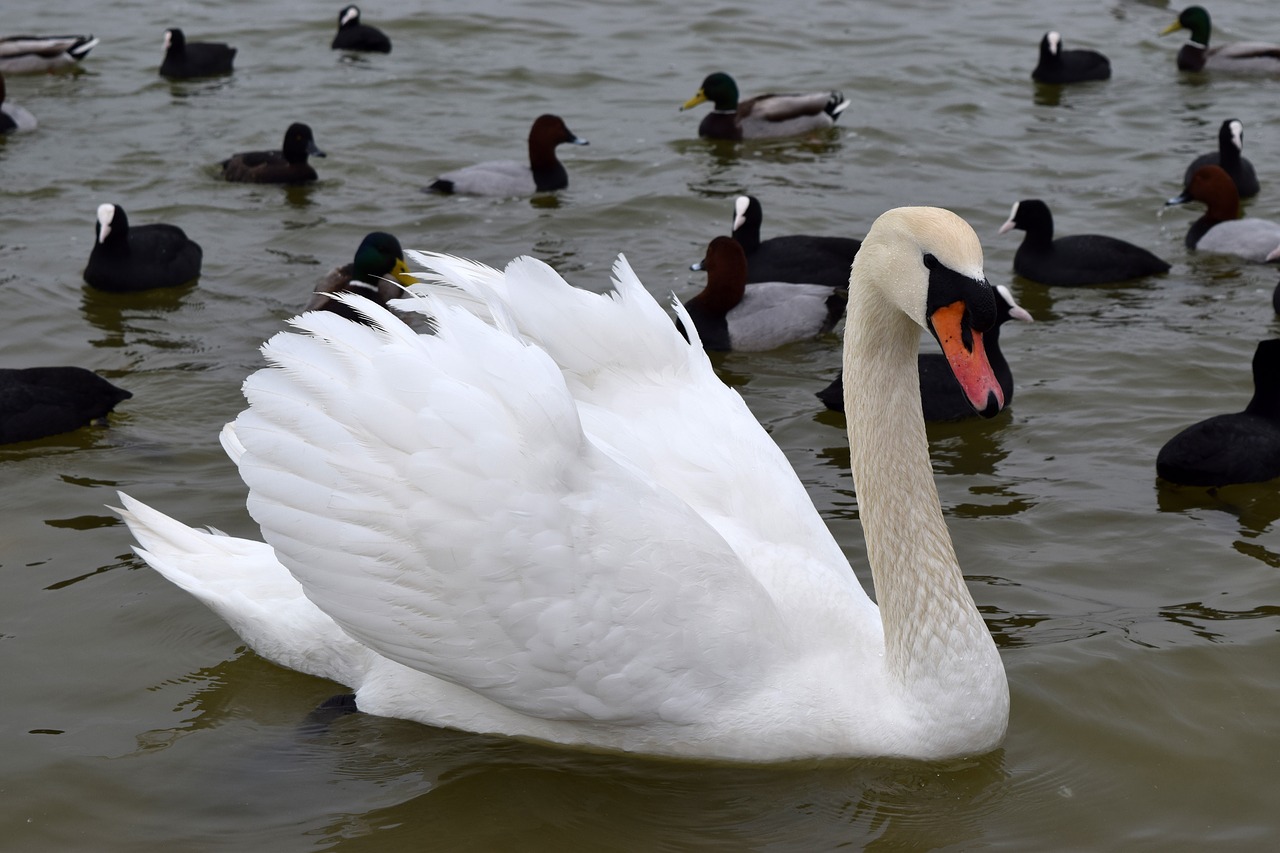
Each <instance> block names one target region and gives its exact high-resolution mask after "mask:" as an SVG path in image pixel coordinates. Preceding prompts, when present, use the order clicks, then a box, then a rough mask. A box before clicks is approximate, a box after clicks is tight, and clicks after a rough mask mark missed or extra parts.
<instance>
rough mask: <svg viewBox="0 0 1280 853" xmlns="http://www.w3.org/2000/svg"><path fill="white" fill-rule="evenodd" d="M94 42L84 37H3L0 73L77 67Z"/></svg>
mask: <svg viewBox="0 0 1280 853" xmlns="http://www.w3.org/2000/svg"><path fill="white" fill-rule="evenodd" d="M97 44H98V40H97V39H96V38H94V37H93V36H91V35H88V36H6V37H4V38H0V72H3V73H5V74H39V73H42V72H49V71H63V70H65V69H67V68H74V67H76V66H77V65H79V63H80V60H82V59H84V58H85V57H86V56H87V55H88V54H89V51H91V50H93V48H94V47H95V46H96V45H97Z"/></svg>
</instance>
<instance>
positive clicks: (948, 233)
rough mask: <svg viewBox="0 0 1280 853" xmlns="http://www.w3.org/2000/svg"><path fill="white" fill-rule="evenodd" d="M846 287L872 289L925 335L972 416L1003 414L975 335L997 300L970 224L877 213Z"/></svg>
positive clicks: (948, 215) (946, 217) (931, 212)
mask: <svg viewBox="0 0 1280 853" xmlns="http://www.w3.org/2000/svg"><path fill="white" fill-rule="evenodd" d="M868 249H870V251H868ZM851 286H858V287H867V286H870V287H875V288H877V289H879V291H880V293H881V294H882V295H883V296H884V297H885V299H886V300H887V301H888V302H889V303H890V304H892V305H894V306H896V307H897V308H898V309H899V310H900V311H902V313H903V314H905V315H906V316H908V317H910V318H911V320H913V321H914V322H915V323H917V324H918V325H920V326H923V327H924V328H926V329H928V330H929V332H930V333H931V334H932V335H933V336H934V338H936V339H937V341H938V343H939V344H940V345H941V346H942V352H943V353H944V354H945V355H946V357H947V363H948V364H949V365H950V366H951V371H952V373H954V374H955V377H956V380H957V381H958V382H959V383H960V387H961V388H963V389H964V392H965V396H966V397H968V399H969V403H970V404H971V405H972V406H973V408H974V410H975V411H977V412H978V413H979V414H981V415H982V416H984V417H992V416H994V415H995V414H996V413H998V412H999V411H1000V410H1001V409H1002V408H1004V392H1003V391H1002V390H1001V388H1000V383H999V382H998V381H997V380H996V377H995V373H994V372H993V371H992V370H991V365H990V364H989V363H988V361H987V353H986V350H985V349H984V348H983V345H982V333H983V332H985V331H987V330H988V329H990V328H991V327H992V326H994V325H995V322H996V293H995V290H994V289H993V288H992V287H991V285H990V283H988V281H987V278H986V275H985V273H984V272H983V269H982V244H981V243H979V242H978V235H977V234H975V233H974V232H973V229H972V228H971V227H969V223H967V222H965V221H964V220H963V219H961V218H960V217H959V216H957V215H956V214H954V213H952V212H951V211H949V210H942V209H941V208H936V207H900V208H896V209H894V210H890V211H888V212H887V213H884V214H882V215H881V216H880V218H879V219H877V220H876V221H875V223H874V224H873V225H872V226H871V230H870V231H868V232H867V238H866V240H864V241H863V243H862V248H861V249H860V250H859V251H858V254H857V256H856V257H855V258H854V262H853V272H852V282H851Z"/></svg>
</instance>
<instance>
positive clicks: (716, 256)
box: [681, 237, 847, 352]
mask: <svg viewBox="0 0 1280 853" xmlns="http://www.w3.org/2000/svg"><path fill="white" fill-rule="evenodd" d="M692 269H698V270H703V271H705V272H706V274H707V286H706V287H705V288H703V289H702V292H700V293H699V294H698V295H697V296H695V297H693V298H692V299H690V300H689V301H688V302H686V303H685V309H686V310H687V311H688V312H689V316H690V317H692V318H693V324H694V325H695V326H697V327H698V337H699V338H701V339H702V345H703V346H704V347H706V348H707V349H708V350H712V351H716V352H727V351H729V350H737V351H739V352H759V351H761V350H768V349H773V348H774V347H780V346H782V345H783V344H789V343H793V342H795V341H803V340H809V339H812V338H816V337H817V336H818V335H822V334H826V333H827V332H829V331H831V329H832V328H834V327H835V324H836V323H837V322H839V320H840V316H841V314H843V313H844V306H845V302H846V301H847V293H846V291H845V290H843V289H841V290H837V289H835V288H832V287H831V286H830V285H821V284H795V283H791V282H782V281H761V282H756V283H754V284H750V285H748V284H747V256H746V254H745V253H744V252H743V251H742V246H740V245H739V244H738V241H737V240H735V239H733V238H732V237H716V238H715V239H713V240H712V241H711V242H710V244H708V245H707V254H706V257H705V258H703V259H702V261H700V262H699V263H696V264H694V265H693V267H692ZM846 286H847V284H846ZM683 330H684V327H683V326H681V331H683Z"/></svg>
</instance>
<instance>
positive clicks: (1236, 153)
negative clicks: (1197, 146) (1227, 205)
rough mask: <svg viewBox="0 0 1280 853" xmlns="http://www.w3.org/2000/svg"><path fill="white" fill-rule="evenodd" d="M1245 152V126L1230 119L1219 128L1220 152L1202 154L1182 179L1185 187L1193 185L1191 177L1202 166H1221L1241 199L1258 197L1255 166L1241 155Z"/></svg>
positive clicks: (1188, 168)
mask: <svg viewBox="0 0 1280 853" xmlns="http://www.w3.org/2000/svg"><path fill="white" fill-rule="evenodd" d="M1243 151H1244V124H1243V123H1242V122H1241V121H1240V119H1236V118H1229V119H1227V120H1226V121H1224V122H1223V123H1222V127H1220V128H1218V150H1217V151H1210V152H1209V153H1208V154H1201V155H1200V156H1199V157H1197V158H1196V159H1195V160H1192V161H1191V165H1190V166H1188V167H1187V172H1186V174H1185V175H1184V176H1183V178H1182V185H1183V187H1186V186H1187V184H1190V183H1191V176H1192V175H1194V174H1195V173H1196V170H1197V169H1199V168H1200V167H1201V166H1221V167H1222V170H1223V171H1224V172H1226V173H1227V174H1228V175H1230V176H1231V180H1232V181H1233V182H1234V183H1235V185H1236V192H1238V193H1239V195H1240V198H1250V197H1251V196H1255V195H1257V194H1258V190H1259V189H1260V188H1259V186H1258V176H1257V174H1256V173H1255V172H1254V171H1253V164H1252V163H1250V162H1249V161H1248V160H1247V159H1246V158H1245V156H1244V154H1242V153H1241V152H1243Z"/></svg>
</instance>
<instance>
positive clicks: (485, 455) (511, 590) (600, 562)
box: [235, 297, 785, 723]
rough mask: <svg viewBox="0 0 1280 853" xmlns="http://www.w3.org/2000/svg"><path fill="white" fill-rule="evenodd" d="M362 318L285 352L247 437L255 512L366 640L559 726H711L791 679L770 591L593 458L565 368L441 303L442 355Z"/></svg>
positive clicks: (255, 390) (261, 390) (627, 478)
mask: <svg viewBox="0 0 1280 853" xmlns="http://www.w3.org/2000/svg"><path fill="white" fill-rule="evenodd" d="M340 298H341V297H340ZM428 298H430V297H428ZM595 298H597V299H598V298H599V297H595ZM362 309H363V310H365V311H366V312H367V313H368V314H369V315H370V317H371V318H372V319H373V320H374V321H375V322H376V323H378V324H379V326H380V327H381V330H380V329H376V328H373V327H368V326H360V325H358V324H353V323H350V322H348V321H345V320H342V318H337V317H336V315H334V316H333V317H325V316H322V315H321V314H319V313H316V314H307V315H305V316H303V317H302V318H299V319H298V320H296V321H295V324H296V325H297V326H299V327H300V328H301V329H303V330H305V331H308V332H310V334H309V335H297V334H288V333H282V334H281V335H278V336H276V337H275V338H273V339H272V341H271V342H269V343H268V345H267V346H266V347H265V348H264V349H265V352H266V354H267V356H268V359H269V360H270V361H271V363H272V364H273V365H274V366H273V367H271V368H268V369H266V370H263V371H260V372H258V373H257V374H255V375H254V376H252V377H250V379H249V380H248V381H247V382H246V385H245V390H246V395H247V396H248V398H249V400H250V403H251V407H250V409H249V410H248V411H246V412H245V413H243V414H242V415H241V416H240V418H239V419H238V420H237V423H236V428H235V432H236V435H237V436H238V437H239V438H240V440H241V442H242V443H243V445H244V447H245V448H246V451H245V453H244V455H243V456H242V457H241V459H240V467H241V473H242V475H243V476H244V479H245V482H246V483H247V484H248V485H249V487H250V492H251V494H250V498H249V509H250V512H251V514H253V516H254V517H255V518H256V519H257V520H258V522H259V523H260V524H261V525H262V528H263V532H264V534H265V535H266V538H267V541H268V542H269V543H270V544H271V546H272V547H273V548H275V550H276V552H277V553H278V554H279V556H280V559H281V561H282V562H283V563H284V565H285V566H286V567H287V568H288V569H289V571H290V572H292V573H293V575H294V576H295V577H297V578H298V580H299V581H300V582H301V583H302V585H303V587H304V589H305V590H306V593H307V595H308V596H309V597H310V599H311V600H312V601H314V602H315V603H316V605H317V606H319V607H320V609H321V610H323V611H324V612H326V613H328V614H329V615H330V616H332V617H333V618H334V619H335V620H336V621H337V623H338V624H339V625H341V626H342V627H343V628H344V629H345V630H346V631H347V632H348V633H350V634H351V635H352V636H354V637H356V638H357V639H358V640H360V641H361V642H364V643H366V644H367V645H369V646H370V647H371V648H373V649H375V650H376V651H378V652H380V653H381V654H384V655H386V656H387V657H389V658H391V659H393V660H396V661H399V662H400V663H403V664H405V665H407V666H410V667H413V668H415V669H418V670H421V671H423V672H427V673H430V674H433V675H436V676H439V677H441V678H444V679H446V680H449V681H453V682H455V683H458V684H461V685H463V686H466V687H468V688H470V689H472V690H474V691H476V692H478V693H480V694H481V695H484V696H486V697H487V698H490V699H493V700H494V701H497V702H499V703H501V704H503V705H506V706H507V707H510V708H514V709H516V710H519V711H521V712H522V713H527V714H530V715H533V716H541V717H545V718H549V719H577V720H608V721H611V722H615V723H628V722H635V723H638V722H645V721H654V720H667V721H673V722H679V721H682V720H688V719H694V718H696V717H697V715H698V713H699V711H700V710H701V709H702V708H704V707H705V706H706V705H708V704H710V703H714V702H717V701H722V700H723V699H724V698H725V696H726V694H727V693H732V692H733V691H734V690H735V688H737V687H739V686H741V685H743V684H751V685H758V684H759V683H760V681H759V677H760V672H761V670H762V668H765V667H768V666H771V665H776V664H777V663H778V658H779V656H780V655H781V654H783V648H784V646H785V643H784V642H783V638H782V637H781V636H780V633H779V628H778V625H777V614H776V611H775V609H774V608H773V606H772V604H771V602H770V600H769V597H768V596H767V595H766V594H765V592H764V590H763V589H762V588H761V587H760V585H759V584H758V583H757V582H756V581H755V579H754V578H753V577H752V575H751V573H750V572H749V571H747V570H745V569H744V568H743V566H742V565H741V562H740V560H739V559H738V557H737V556H736V555H735V554H734V553H733V551H732V550H731V549H730V548H729V547H728V545H727V544H726V543H725V542H724V541H723V539H722V538H721V537H720V536H718V535H717V534H716V532H715V531H714V530H713V529H712V528H711V527H710V526H709V525H707V524H706V523H705V522H704V521H702V519H700V518H699V516H698V514H697V513H696V512H694V511H693V510H692V509H691V508H690V507H689V506H688V505H686V504H685V503H684V502H683V501H681V500H679V499H678V498H677V497H676V496H674V495H672V494H671V492H670V491H669V490H667V489H665V488H663V487H662V485H661V484H660V483H657V482H656V481H653V480H646V479H645V478H644V477H642V476H641V475H640V474H639V472H638V471H636V470H635V469H633V468H629V467H626V466H623V465H619V464H618V463H617V462H616V461H615V460H614V459H613V458H611V456H610V455H609V454H606V453H604V452H601V451H600V450H599V449H598V448H597V447H596V446H595V444H593V442H592V440H591V439H590V438H589V436H587V435H586V434H584V432H583V430H582V427H581V425H580V423H579V420H578V416H577V411H576V408H575V404H574V400H573V399H572V397H571V396H570V395H569V393H568V391H567V389H566V387H565V382H564V379H563V378H562V376H561V373H560V370H559V369H558V368H557V366H556V364H555V363H554V362H553V361H552V360H551V359H550V358H549V357H548V356H547V354H546V353H544V352H543V351H542V350H540V349H538V348H536V347H533V346H528V345H526V344H524V343H522V342H521V341H518V340H516V339H514V338H512V337H510V336H507V335H504V334H503V333H502V332H500V331H499V330H497V329H494V328H493V327H491V326H488V325H486V324H484V323H482V322H480V321H479V320H477V319H476V318H474V317H472V316H471V315H470V314H469V313H467V312H465V311H464V310H463V309H461V308H457V307H450V306H446V305H444V304H443V303H440V302H439V301H436V304H435V305H433V306H432V311H433V313H434V314H435V315H436V316H437V319H438V321H439V323H440V329H439V331H438V334H437V335H435V336H418V335H414V334H412V332H411V331H409V332H408V333H407V334H406V333H405V330H403V329H401V328H400V327H401V326H403V324H402V323H401V322H400V321H399V320H398V319H396V318H395V317H394V316H393V315H392V314H391V313H390V312H387V311H385V310H384V309H380V308H377V307H376V306H372V305H368V304H366V305H363V306H362ZM334 319H336V320H337V321H338V322H336V323H335V322H334ZM383 330H385V331H383ZM674 531H679V537H678V538H674V537H673V535H672V534H673V532H674Z"/></svg>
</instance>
